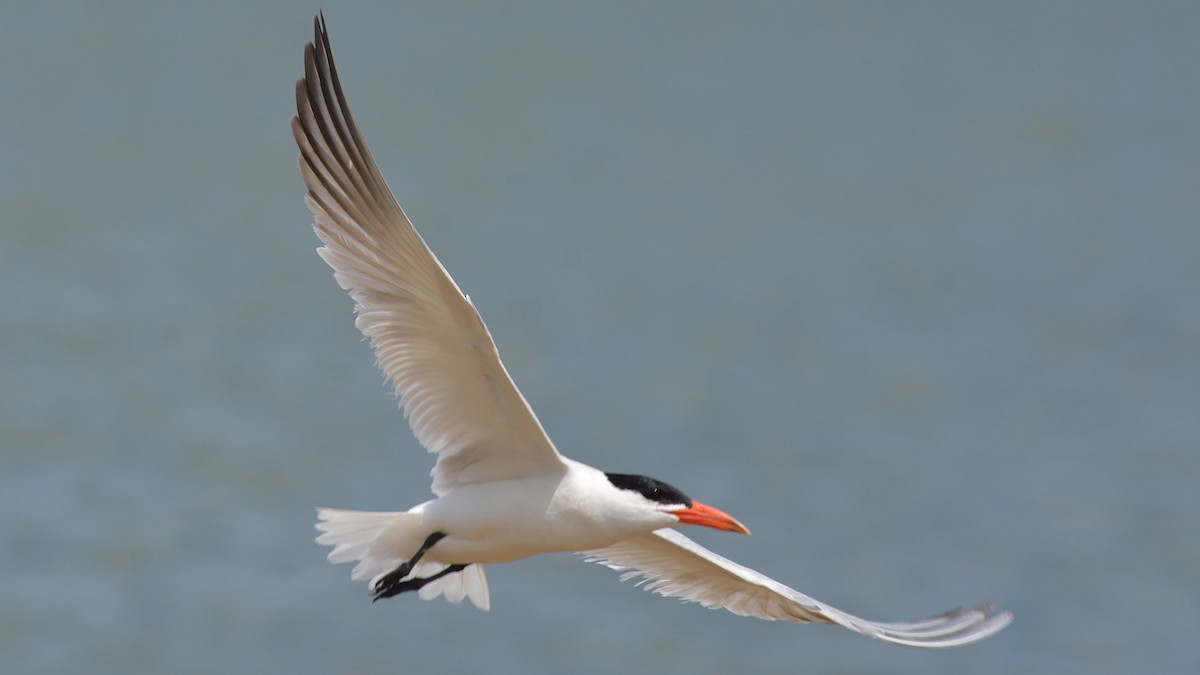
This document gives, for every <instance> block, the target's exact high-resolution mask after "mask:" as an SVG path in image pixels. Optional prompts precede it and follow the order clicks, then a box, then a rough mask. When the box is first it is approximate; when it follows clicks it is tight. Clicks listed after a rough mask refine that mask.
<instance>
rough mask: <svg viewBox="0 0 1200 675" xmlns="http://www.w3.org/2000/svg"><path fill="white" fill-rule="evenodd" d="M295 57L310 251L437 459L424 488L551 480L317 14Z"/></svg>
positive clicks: (530, 428)
mask: <svg viewBox="0 0 1200 675" xmlns="http://www.w3.org/2000/svg"><path fill="white" fill-rule="evenodd" d="M315 24H316V27H315V34H316V37H315V39H314V40H313V42H312V44H309V45H308V46H307V47H306V48H305V51H304V78H303V79H301V80H300V81H299V82H297V83H296V109H297V112H298V116H297V117H294V118H292V133H293V135H294V136H295V138H296V144H297V145H299V146H300V159H299V163H300V173H301V174H302V175H303V177H304V183H305V185H306V186H307V187H308V195H307V196H306V198H305V202H306V203H307V204H308V208H309V210H310V211H312V213H313V218H314V220H315V224H314V228H315V229H316V232H317V236H318V237H320V238H321V241H322V242H324V244H325V245H324V246H323V247H322V248H319V249H318V252H319V253H320V254H321V257H322V258H324V259H325V262H327V263H328V264H329V266H330V267H332V268H333V272H334V278H336V279H337V282H338V284H340V285H341V287H342V288H344V289H346V290H348V291H349V292H350V296H351V297H352V298H354V301H355V312H356V313H357V315H358V318H357V320H356V322H355V325H356V326H358V329H359V330H360V331H362V333H363V335H365V336H366V337H367V338H368V339H369V340H370V343H371V348H372V349H374V350H375V358H376V360H377V361H378V363H379V367H380V368H382V369H383V371H384V373H386V374H387V376H388V378H389V379H390V380H391V381H392V384H393V385H394V386H395V390H396V394H397V396H399V398H400V405H401V407H402V408H403V409H404V413H405V415H406V416H407V417H408V422H409V424H410V425H411V426H412V430H413V433H414V434H416V436H417V439H418V440H419V441H420V442H421V444H422V445H424V446H425V448H426V449H428V450H429V451H430V452H434V453H437V455H438V461H437V465H436V466H435V467H434V469H433V491H434V492H435V493H437V494H439V495H440V494H444V493H445V492H448V491H450V490H452V489H453V488H454V487H455V486H458V485H462V484H467V483H476V482H483V481H493V480H503V479H507V478H517V477H521V476H527V475H531V474H536V473H541V472H554V471H562V470H563V469H564V467H565V465H564V463H563V458H562V456H561V455H559V454H558V451H557V450H555V448H554V444H553V443H551V442H550V439H549V438H548V437H547V436H546V432H545V431H544V430H543V429H542V426H541V424H540V423H539V422H538V420H537V417H536V416H534V414H533V411H532V410H531V409H530V408H529V404H528V403H527V402H526V401H525V399H524V397H522V396H521V392H519V391H518V390H517V387H516V385H514V384H513V381H512V379H511V378H510V377H509V375H508V372H507V371H506V370H505V369H504V365H503V364H502V363H501V362H500V356H499V354H498V353H497V352H496V345H495V343H493V342H492V337H491V335H490V334H489V333H488V330H487V327H486V326H484V324H483V320H482V319H480V317H479V314H478V313H477V312H476V311H475V307H474V306H473V305H472V304H471V301H470V300H469V299H468V298H467V296H466V295H464V294H463V292H462V291H460V290H459V289H458V286H457V284H455V283H454V280H453V279H451V278H450V275H449V274H447V273H446V270H445V268H443V267H442V264H441V263H440V262H438V259H437V258H436V257H435V256H434V255H433V252H432V251H430V250H429V248H428V247H427V246H426V245H425V242H424V241H422V239H421V237H420V235H418V234H417V231H416V230H415V229H413V226H412V223H410V222H409V221H408V217H407V216H405V215H404V211H403V210H401V208H400V205H399V204H398V203H397V202H396V198H395V197H393V196H392V193H391V191H390V190H389V189H388V187H387V184H386V183H385V182H384V180H383V176H382V175H381V174H380V173H379V168H378V167H377V166H376V165H375V162H374V160H372V159H371V153H370V152H369V151H368V150H367V146H366V144H365V143H364V142H363V139H362V136H361V135H360V134H359V131H358V125H357V124H355V122H354V116H353V115H351V113H350V107H349V106H348V105H347V103H346V97H345V94H344V93H343V92H342V86H341V82H340V81H339V79H338V74H337V68H336V67H335V66H334V63H333V53H332V52H331V51H330V48H329V36H328V34H327V33H326V30H325V22H324V18H323V17H319V18H318V19H317V21H316V22H315Z"/></svg>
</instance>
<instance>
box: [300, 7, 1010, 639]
mask: <svg viewBox="0 0 1200 675" xmlns="http://www.w3.org/2000/svg"><path fill="white" fill-rule="evenodd" d="M314 24H315V30H314V32H315V38H314V40H313V42H312V43H311V44H309V45H308V46H307V47H306V48H305V51H304V77H303V78H302V79H301V80H300V81H299V82H297V84H296V108H297V113H298V115H297V116H296V117H294V118H292V132H293V134H294V135H295V138H296V143H297V144H298V145H299V146H300V157H299V164H300V172H301V174H302V175H303V177H304V183H305V185H306V186H307V188H308V194H307V196H306V197H305V202H306V203H307V204H308V208H309V210H311V211H312V213H313V217H314V220H315V223H314V229H315V230H316V233H317V236H318V237H320V239H321V241H322V242H323V243H324V246H323V247H321V248H319V249H318V252H319V253H320V255H321V257H322V258H323V259H324V260H325V262H326V263H328V264H329V266H330V267H332V268H333V271H334V278H335V279H336V280H337V282H338V284H339V285H341V287H342V288H344V289H346V290H347V291H349V292H350V296H351V297H352V298H353V299H354V301H355V312H356V314H357V319H356V321H355V325H356V326H357V327H358V329H359V330H360V331H362V333H363V335H365V336H366V337H367V338H368V340H369V341H370V344H371V348H372V349H373V350H374V352H375V356H376V359H377V361H378V365H379V367H380V368H381V369H382V370H383V371H384V373H386V374H387V377H388V378H389V379H390V380H391V382H392V383H393V385H394V386H395V391H396V394H397V396H398V397H399V400H400V405H401V407H402V408H403V410H404V413H405V415H406V416H407V417H408V421H409V424H410V425H411V427H412V430H413V433H414V434H415V435H416V437H417V439H418V440H419V441H420V442H421V444H422V445H423V446H425V448H426V449H427V450H429V452H432V453H435V454H436V455H437V464H436V465H435V466H434V468H433V471H432V472H431V473H432V476H433V493H434V494H435V495H436V498H435V499H432V500H430V501H427V502H425V503H423V504H418V505H417V506H414V507H413V508H411V509H409V510H408V511H403V512H394V513H375V512H364V511H346V510H341V509H330V508H322V509H318V511H317V517H318V523H317V526H316V527H317V529H318V530H320V531H321V532H322V534H321V535H320V536H319V537H317V542H318V543H320V544H326V545H331V546H333V550H332V551H331V552H330V553H329V560H330V562H334V563H340V562H349V561H358V565H357V566H355V568H354V571H353V573H352V578H353V579H356V580H358V579H369V580H370V582H369V583H370V588H371V590H372V592H373V593H374V595H375V600H379V599H381V598H388V597H391V596H393V595H396V594H399V593H403V592H405V591H417V592H418V595H419V596H420V597H421V598H423V599H426V600H428V599H432V598H436V597H437V596H439V595H440V596H444V597H445V598H446V599H447V600H449V601H450V602H455V603H457V602H461V601H462V599H463V598H464V597H465V598H470V600H471V602H472V603H474V604H475V606H476V607H479V608H480V609H483V610H487V609H488V606H489V600H488V587H487V581H486V579H485V578H484V575H483V565H484V564H485V563H502V562H509V561H512V560H519V559H521V558H526V557H529V556H532V555H536V554H539V553H551V552H580V553H583V554H584V555H585V556H586V559H587V560H588V561H591V562H599V563H603V564H604V565H607V566H608V567H611V568H613V569H615V570H619V571H622V572H624V574H622V576H621V579H622V580H626V579H637V578H640V580H641V581H640V584H639V585H641V586H642V587H643V588H645V589H647V590H651V591H654V592H655V593H658V594H660V595H664V596H671V597H678V598H682V599H684V600H686V601H690V602H698V603H700V604H701V605H704V606H705V607H708V608H713V609H716V608H724V609H727V610H729V611H731V612H733V613H734V614H739V615H742V616H754V617H758V618H760V619H766V620H768V621H775V620H782V621H794V622H797V623H808V622H819V623H833V624H838V625H840V626H844V627H846V628H849V629H850V630H852V631H855V632H857V633H861V634H863V635H866V636H869V637H873V638H877V639H880V640H885V641H887V642H892V643H896V644H902V645H910V646H914V647H954V646H958V645H963V644H967V643H971V642H975V641H977V640H982V639H984V638H986V637H988V636H990V635H993V634H995V633H996V632H998V631H1000V630H1001V629H1003V628H1004V627H1005V626H1007V625H1008V623H1009V622H1010V621H1011V620H1012V614H1011V613H1009V612H998V611H996V609H995V607H994V606H993V605H991V604H985V605H981V606H979V607H976V608H974V609H967V608H961V607H960V608H956V609H953V610H950V611H948V612H945V613H943V614H939V615H937V616H934V617H930V618H928V619H921V620H918V621H902V622H894V623H884V622H878V621H868V620H866V619H860V618H858V617H856V616H853V615H851V614H847V613H846V612H843V611H841V610H839V609H836V608H834V607H830V606H829V605H827V604H825V603H823V602H820V601H818V600H814V599H812V598H810V597H808V596H806V595H804V594H803V593H800V592H798V591H795V590H793V589H791V588H788V587H787V586H785V585H783V584H781V583H779V582H778V581H775V580H774V579H770V578H768V577H766V576H764V575H762V574H759V573H758V572H755V571H754V570H752V569H749V568H747V567H743V566H742V565H739V564H737V563H735V562H732V561H730V560H727V559H725V558H723V557H721V556H719V555H717V554H716V553H713V552H712V551H709V550H708V549H706V548H704V547H702V546H700V545H699V544H697V543H695V542H693V541H692V540H691V539H688V538H687V537H685V536H683V535H682V534H680V533H679V532H677V531H676V530H675V529H674V528H676V527H679V526H680V525H702V526H705V527H710V528H714V529H717V530H724V531H727V532H740V533H742V534H749V533H750V531H749V530H747V529H746V527H745V526H744V525H742V524H741V523H739V522H738V521H737V520H735V519H734V518H733V517H731V516H729V515H728V514H726V513H724V512H722V511H720V510H718V509H715V508H713V507H711V506H707V505H705V504H701V503H700V502H698V501H696V500H694V499H691V498H690V497H688V496H687V495H685V494H684V493H683V492H681V491H679V490H678V489H676V488H674V487H672V486H670V485H668V484H666V483H663V482H661V481H658V480H655V479H653V478H648V477H646V476H638V475H630V474H618V473H605V472H603V471H600V470H598V469H594V468H592V467H590V466H588V465H587V464H583V463H581V462H577V461H575V460H572V459H569V458H567V457H564V456H563V455H562V454H560V453H559V452H558V450H557V449H555V447H554V444H553V443H551V442H550V439H549V437H547V435H546V432H545V430H544V429H542V425H541V424H540V423H539V422H538V419H537V417H536V416H535V415H534V414H533V410H531V409H530V407H529V404H528V403H527V402H526V401H525V398H524V397H523V396H521V392H520V391H518V390H517V387H516V386H515V385H514V384H513V381H512V379H511V378H510V377H509V375H508V372H507V371H506V370H505V369H504V365H503V364H501V362H500V356H499V354H498V353H497V351H496V345H495V343H493V341H492V337H491V335H490V334H489V333H488V330H487V327H486V326H484V324H483V320H482V319H481V318H480V316H479V314H478V313H477V312H476V311H475V307H474V306H473V305H472V304H471V301H470V299H468V297H467V296H466V295H464V294H463V292H462V291H460V290H459V288H458V285H457V284H455V283H454V280H453V279H451V278H450V275H449V274H447V272H446V269H445V268H444V267H442V265H441V263H440V262H438V259H437V257H435V256H434V254H433V252H432V251H430V250H429V248H428V247H427V246H426V245H425V242H424V241H423V240H422V239H421V236H420V235H419V234H417V231H416V230H415V229H414V228H413V226H412V223H410V222H409V220H408V218H407V216H405V215H404V211H403V210H401V208H400V205H399V204H398V203H397V202H396V199H395V197H394V196H393V195H392V193H391V191H390V190H389V189H388V186H387V184H386V183H385V182H384V179H383V176H382V175H381V174H380V172H379V168H378V167H377V166H376V165H375V162H374V161H373V160H372V159H371V153H370V152H369V151H368V150H367V146H366V144H365V143H364V142H363V139H362V136H361V134H360V133H359V131H358V125H357V124H356V123H355V121H354V116H353V115H351V113H350V107H349V106H348V105H347V103H346V98H345V95H344V94H343V92H342V86H341V82H340V81H339V79H338V73H337V68H336V67H335V66H334V63H333V53H332V51H331V50H330V47H329V37H328V33H327V31H326V27H325V20H324V17H323V16H320V15H318V17H317V19H316V20H315V21H314Z"/></svg>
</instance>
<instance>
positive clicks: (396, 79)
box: [0, 0, 1200, 673]
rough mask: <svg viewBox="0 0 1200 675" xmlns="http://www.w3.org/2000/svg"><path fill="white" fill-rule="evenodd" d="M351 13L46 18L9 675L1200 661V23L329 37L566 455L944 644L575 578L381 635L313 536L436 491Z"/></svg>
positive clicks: (791, 26) (403, 181) (366, 29)
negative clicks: (317, 74) (302, 163)
mask: <svg viewBox="0 0 1200 675" xmlns="http://www.w3.org/2000/svg"><path fill="white" fill-rule="evenodd" d="M317 9H318V8H317V6H315V5H314V6H305V5H303V4H297V3H293V2H283V1H281V0H278V1H275V2H261V3H241V2H228V1H223V2H210V3H159V4H153V3H140V2H109V3H92V2H78V1H77V2H49V3H39V2H9V3H6V6H5V10H4V12H3V14H4V18H5V38H4V40H3V41H0V115H2V117H0V119H2V121H3V123H2V124H0V147H2V148H3V161H2V162H0V280H2V281H0V283H2V286H3V289H4V292H3V293H2V294H0V341H2V342H0V343H2V346H3V349H2V353H3V357H2V358H0V425H2V426H0V428H2V429H3V437H4V440H3V448H2V454H0V463H2V465H0V512H2V513H3V517H2V518H0V653H2V654H3V655H4V656H3V662H4V670H5V671H6V672H13V673H67V672H72V673H75V672H91V673H128V672H162V673H214V672H257V673H309V672H311V673H334V672H345V673H384V672H388V673H392V672H402V673H433V672H438V673H473V672H487V673H563V672H573V673H616V672H660V673H674V672H680V673H682V672H690V673H695V672H735V669H736V672H745V673H760V672H761V673H785V672H824V673H867V672H887V673H932V672H969V673H1182V672H1197V670H1198V669H1200V648H1197V645H1196V640H1195V636H1196V635H1197V634H1200V574H1198V572H1197V570H1198V569H1200V526H1198V525H1197V522H1198V516H1200V487H1198V486H1200V358H1198V357H1200V263H1198V259H1200V216H1198V214H1200V131H1198V129H1200V124H1198V117H1197V112H1196V111H1197V109H1200V76H1198V75H1197V73H1200V70H1198V64H1200V40H1197V38H1196V36H1197V35H1200V5H1197V4H1196V3H1188V2H1148V3H1120V2H1055V3H1040V2H1014V3H959V2H915V3H885V2H810V3H809V2H806V3H801V2H794V3H793V2H779V3H758V2H750V3H723V2H721V3H697V2H653V3H643V2H608V3H589V4H575V3H555V2H527V3H486V2H476V3H440V2H423V3H407V2H405V3H399V2H363V3H355V4H348V3H333V4H327V5H326V6H325V7H324V9H325V11H326V15H327V17H328V19H329V22H330V31H331V35H332V41H333V46H334V50H335V53H336V55H337V57H338V59H339V65H340V67H341V70H342V75H343V78H344V82H345V86H346V89H347V92H348V95H349V98H350V101H351V103H352V105H353V106H354V110H355V112H356V114H357V116H358V119H359V122H360V123H361V125H362V126H363V129H364V133H365V135H366V137H367V140H368V142H369V143H370V144H371V147H372V148H373V151H374V154H375V156H376V158H377V159H378V160H379V162H380V164H381V165H382V167H383V171H384V174H385V175H386V176H387V177H388V179H389V182H390V184H391V185H392V187H393V189H394V190H395V192H396V193H397V195H398V197H399V198H400V201H401V203H402V204H404V206H405V208H406V209H407V210H408V212H409V215H410V216H411V217H412V218H413V220H414V221H415V222H416V223H417V225H418V227H419V228H420V229H421V231H422V233H423V234H424V235H425V237H426V239H427V241H429V242H430V244H431V246H432V247H433V248H434V249H435V251H437V253H438V255H439V256H440V257H441V259H442V261H443V262H444V263H445V264H446V266H447V267H448V268H449V269H450V271H451V272H452V273H453V274H454V275H455V277H456V278H457V280H458V281H459V283H460V285H461V286H462V287H463V288H464V289H465V290H466V291H467V292H468V293H470V294H471V295H472V298H473V299H474V300H475V302H476V304H477V305H478V306H479V307H480V309H481V311H482V312H483V314H484V317H485V318H486V319H487V321H488V323H489V326H490V327H491V329H492V332H493V334H494V336H495V338H496V340H497V342H498V343H499V346H500V349H501V352H502V354H503V355H504V357H505V361H506V363H507V365H508V367H509V369H510V371H511V372H512V373H513V375H514V377H515V379H516V381H517V383H518V385H519V386H520V387H521V388H522V390H523V391H524V393H525V395H526V396H527V397H528V398H529V400H530V401H531V403H532V405H533V407H534V408H535V409H536V410H537V411H538V413H539V415H540V417H541V419H542V421H543V423H544V424H545V426H546V427H547V429H548V430H549V432H550V434H551V436H552V437H553V438H554V439H555V441H556V443H557V444H558V445H559V447H560V448H561V449H562V450H563V451H564V452H565V453H567V454H569V455H571V456H573V457H576V458H578V459H580V460H583V461H586V462H588V463H591V464H593V465H595V466H598V467H600V468H603V469H606V470H610V471H630V472H638V473H645V474H649V475H653V476H656V477H659V478H662V479H665V480H668V481H670V482H672V483H674V484H676V485H678V486H680V487H681V488H683V489H684V490H685V491H687V492H688V493H690V494H692V495H693V496H695V497H697V498H700V499H702V500H704V501H706V502H709V503H712V504H714V505H716V506H718V507H720V508H722V509H725V510H727V511H729V512H730V513H732V514H734V515H736V516H737V517H738V518H740V519H741V520H742V521H744V522H745V523H747V524H748V525H749V526H750V527H751V528H752V529H753V530H754V532H755V534H754V536H753V537H749V538H745V537H734V536H730V535H724V536H722V535H720V534H717V533H712V534H711V535H709V533H694V534H695V535H696V538H697V539H699V540H700V541H701V542H702V543H704V544H706V545H708V546H710V547H713V548H714V549H716V550H718V551H719V552H721V553H722V554H724V555H727V556H729V557H731V558H733V559H735V560H738V561H740V562H742V563H744V564H746V565H749V566H751V567H754V568H757V569H759V570H762V571H763V572H766V573H768V574H771V575H774V576H776V577H777V578H779V579H780V580H782V581H783V582H785V583H788V584H790V585H793V586H795V587H796V588H798V589H800V590H802V591H805V592H807V593H810V594H812V595H814V596H815V597H818V598H821V599H823V600H826V601H828V602H831V603H834V604H835V605H838V606H840V607H843V608H845V609H847V610H849V611H852V612H855V613H859V614H861V615H863V616H867V617H870V618H877V619H906V618H915V617H918V616H924V615H928V614H932V613H934V612H938V611H941V610H943V609H946V608H948V607H950V606H953V605H956V604H961V603H975V602H981V601H984V600H989V599H991V600H995V601H997V602H998V603H1000V604H1001V605H1003V606H1004V607H1007V608H1011V609H1013V610H1014V611H1015V612H1016V616H1017V619H1016V622H1015V623H1014V624H1013V625H1012V626H1011V627H1010V628H1009V629H1008V630H1007V631H1005V632H1004V633H1002V634H1001V635H999V636H997V637H995V638H993V639H991V640H988V641H987V642H984V643H982V644H979V645H976V646H973V647H969V648H965V649H960V650H954V651H949V652H938V653H933V652H924V651H917V650H910V649H901V648H897V647H892V646H888V645H884V644H877V643H874V642H872V641H869V640H866V639H864V638H861V637H858V636H855V635H853V634H851V633H849V632H847V631H842V630H840V629H833V628H829V627H811V626H795V625H783V624H770V623H765V622H760V621H753V620H749V619H743V618H739V617H735V616H733V615H730V614H727V613H723V612H711V611H707V610H704V609H702V608H700V607H698V606H695V605H687V606H681V605H680V604H679V603H678V602H677V601H674V600H664V599H662V598H658V597H655V596H652V595H650V594H647V593H643V592H640V591H637V590H635V589H634V588H632V587H631V585H629V584H625V585H622V584H619V583H618V581H617V579H616V575H615V574H613V573H611V572H610V571H608V570H606V569H603V568H600V567H597V566H590V565H586V564H584V563H582V562H580V561H578V560H576V559H573V558H572V557H571V556H568V555H560V556H546V557H542V558H538V559H533V560H528V561H524V562H520V563H516V564H510V565H503V566H492V567H491V568H489V569H488V575H489V578H490V580H491V586H492V604H493V609H492V611H491V612H490V613H483V612H479V611H477V610H475V609H473V608H471V607H470V606H452V605H449V604H447V603H444V602H432V603H427V602H421V601H419V600H417V599H416V598H413V597H404V598H400V599H398V600H392V601H389V602H382V603H378V604H375V605H372V604H371V602H370V601H369V599H370V598H369V595H368V593H367V590H366V588H365V586H363V585H362V584H354V583H351V582H350V580H349V568H348V567H346V566H340V567H334V566H331V565H329V564H327V563H326V562H325V561H324V555H325V553H326V551H325V550H323V549H322V548H319V547H318V546H316V545H315V544H314V543H313V542H312V538H313V536H314V534H315V533H314V531H313V530H312V522H313V519H314V514H313V508H314V507H316V506H321V505H329V506H341V507H350V508H366V509H385V510H390V509H397V508H407V507H408V506H410V505H412V504H415V503H417V502H420V501H423V500H424V499H426V498H427V496H428V475H427V472H428V469H429V468H430V466H431V465H432V461H431V459H430V458H429V457H428V456H426V455H425V454H424V453H423V452H422V451H421V449H420V448H419V447H418V445H417V444H416V442H415V441H414V440H413V439H412V437H411V435H410V433H409V432H408V430H407V427H406V425H405V423H404V421H403V419H402V418H401V416H400V415H399V414H398V413H397V412H396V410H395V406H394V402H393V401H392V399H391V397H390V395H389V393H388V388H387V387H386V386H385V385H384V384H383V383H382V382H381V377H380V375H379V373H378V372H377V371H376V370H375V369H374V368H373V365H372V360H371V356H370V353H369V350H368V349H367V347H366V346H365V345H364V344H362V343H361V342H360V338H359V336H358V334H357V333H356V332H355V329H354V326H353V322H352V316H351V312H350V310H351V303H350V301H349V299H348V298H347V297H345V295H344V294H343V293H342V292H341V291H340V290H339V289H338V288H337V286H336V284H335V283H334V281H333V279H332V277H331V274H330V271H329V270H328V269H327V268H326V267H325V265H324V264H323V263H322V262H321V260H320V259H319V258H318V257H317V256H316V254H315V253H314V252H313V249H314V248H315V246H316V244H317V241H316V238H315V237H314V236H313V234H312V232H311V230H310V226H309V223H310V217H309V215H308V213H307V211H306V210H305V208H304V206H303V203H302V200H301V196H302V188H301V183H300V179H299V177H298V175H297V171H296V168H295V155H296V150H295V148H294V146H293V143H292V140H291V136H290V132H289V129H288V119H289V117H290V116H291V115H292V114H293V111H294V102H293V84H294V82H295V81H296V79H297V78H298V77H299V76H300V74H301V72H302V53H303V47H304V43H305V42H306V41H308V40H309V39H311V20H312V15H313V14H314V13H315V11H316V10H317Z"/></svg>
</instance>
